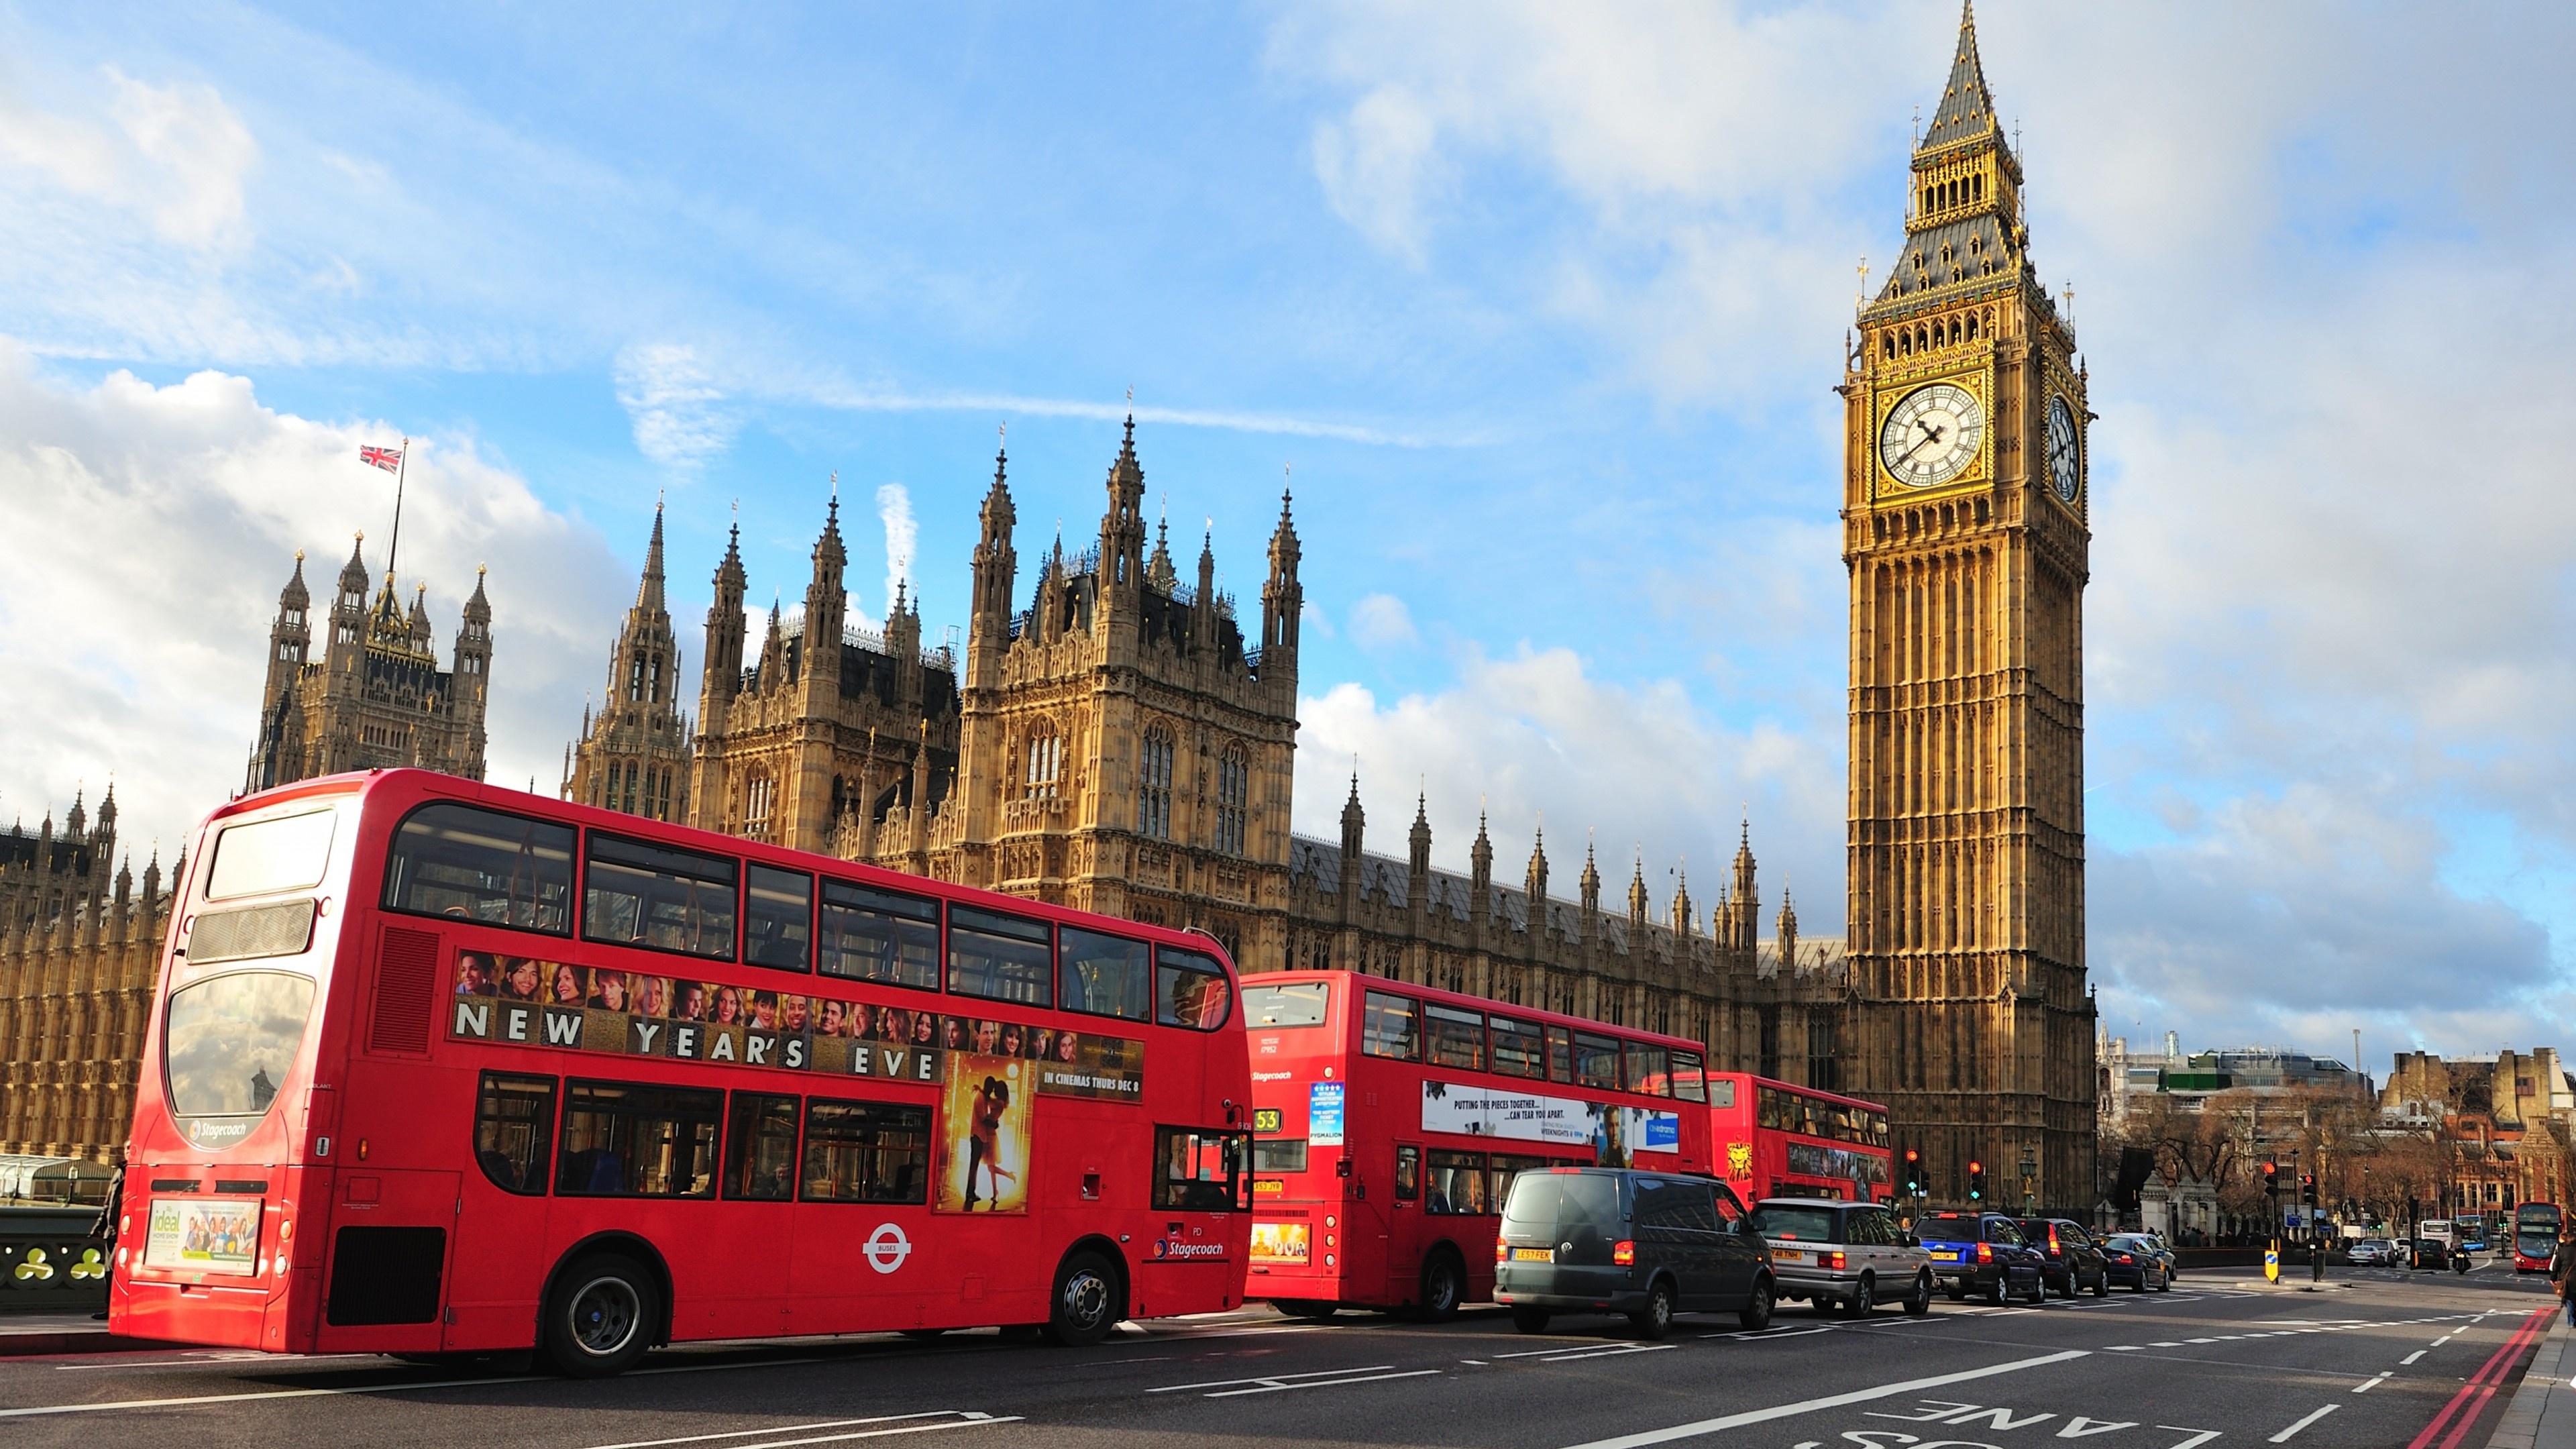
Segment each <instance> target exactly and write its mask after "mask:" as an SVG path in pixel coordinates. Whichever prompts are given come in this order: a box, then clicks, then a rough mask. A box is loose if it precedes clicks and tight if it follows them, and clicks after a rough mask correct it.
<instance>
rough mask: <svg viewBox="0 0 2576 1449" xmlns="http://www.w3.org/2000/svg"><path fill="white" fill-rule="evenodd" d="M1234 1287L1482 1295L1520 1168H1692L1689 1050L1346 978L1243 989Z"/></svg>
mask: <svg viewBox="0 0 2576 1449" xmlns="http://www.w3.org/2000/svg"><path fill="white" fill-rule="evenodd" d="M1243 1019H1244V1030H1245V1033H1246V1035H1247V1037H1248V1039H1249V1040H1250V1043H1251V1048H1252V1051H1251V1057H1252V1102H1253V1131H1254V1134H1255V1135H1254V1140H1253V1172H1254V1183H1253V1227H1252V1250H1251V1276H1250V1277H1249V1279H1248V1280H1247V1281H1246V1284H1245V1287H1244V1293H1245V1295H1246V1296H1247V1297H1252V1298H1267V1299H1269V1300H1270V1301H1271V1302H1272V1303H1274V1304H1276V1305H1277V1306H1278V1307H1279V1308H1281V1309H1282V1310H1283V1311H1285V1312H1288V1313H1290V1314H1295V1315H1300V1316H1321V1315H1324V1314H1329V1313H1331V1312H1332V1311H1333V1310H1334V1309H1335V1308H1338V1307H1370V1308H1409V1309H1412V1310H1414V1311H1415V1312H1417V1313H1419V1314H1420V1315H1422V1316H1425V1317H1430V1318H1442V1317H1446V1316H1448V1315H1450V1314H1452V1313H1454V1312H1456V1311H1457V1309H1458V1305H1459V1304H1461V1303H1463V1302H1471V1301H1475V1300H1479V1299H1483V1298H1486V1297H1489V1296H1491V1294H1492V1292H1493V1285H1494V1265H1493V1252H1494V1243H1495V1241H1496V1231H1497V1228H1498V1225H1499V1223H1500V1218H1499V1217H1498V1214H1499V1213H1500V1212H1501V1211H1502V1204H1503V1198H1504V1196H1505V1195H1506V1194H1507V1193H1508V1192H1509V1190H1510V1188H1511V1181H1512V1178H1513V1176H1514V1175H1516V1174H1518V1173H1522V1172H1526V1171H1529V1170H1530V1169H1532V1168H1538V1167H1550V1166H1568V1165H1574V1164H1585V1165H1591V1164H1599V1163H1611V1164H1615V1165H1622V1166H1627V1165H1633V1166H1637V1167H1659V1168H1663V1169H1665V1170H1666V1171H1672V1172H1707V1171H1709V1170H1710V1157H1709V1137H1708V1114H1707V1111H1706V1108H1705V1106H1704V1098H1705V1093H1704V1090H1703V1080H1702V1079H1703V1067H1704V1064H1705V1058H1704V1056H1703V1054H1702V1052H1701V1049H1700V1047H1699V1044H1698V1043H1696V1042H1692V1041H1688V1040H1684V1039H1682V1038H1679V1037H1666V1036H1654V1035H1649V1034H1647V1033H1644V1032H1638V1031H1632V1030H1625V1029H1622V1028H1619V1027H1613V1026H1604V1025H1602V1024H1601V1023H1599V1022H1595V1021H1586V1020H1583V1019H1581V1018H1578V1017H1570V1016H1559V1015H1556V1014H1554V1013H1552V1012H1545V1011H1535V1010H1531V1009H1529V1008H1525V1007H1518V1006H1509V1005H1505V1004H1504V1003H1502V1002H1498V1001H1487V1000H1483V999H1481V998H1478V997H1473V996H1462V995H1459V994H1457V993H1455V992H1449V991H1438V990H1433V989H1431V988H1429V987H1422V986H1408V985H1404V984H1401V983H1398V982H1393V981H1388V980H1384V979H1382V978H1378V977H1372V976H1363V975H1359V974H1356V973H1353V972H1348V971H1286V972H1265V973H1263V974H1261V975H1259V976H1256V977H1254V978H1252V979H1251V980H1250V981H1249V982H1248V983H1247V984H1246V986H1245V989H1244V1018H1243Z"/></svg>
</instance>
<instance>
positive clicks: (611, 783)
mask: <svg viewBox="0 0 2576 1449" xmlns="http://www.w3.org/2000/svg"><path fill="white" fill-rule="evenodd" d="M662 582H663V581H662V509H661V507H660V505H658V504H657V505H655V507H654V509H653V541H652V542H651V543H650V544H649V545H647V546H646V548H645V551H644V577H643V579H642V580H641V581H640V582H639V583H637V585H636V587H635V606H634V607H633V608H630V609H628V610H627V611H626V623H625V625H624V627H622V628H620V629H619V630H618V632H617V647H616V648H615V649H613V650H611V651H609V656H608V689H607V691H606V693H604V694H603V695H601V697H600V699H601V703H600V706H599V713H598V714H596V715H589V714H587V713H585V717H584V718H583V720H582V722H581V739H580V740H579V742H577V743H575V744H573V745H571V746H569V747H567V748H566V750H565V753H564V778H563V787H562V794H563V798H565V799H567V800H578V801H580V802H582V803H583V804H585V805H600V806H605V807H606V808H608V809H611V810H623V811H625V812H626V813H627V814H629V815H642V816H646V817H648V818H650V819H654V820H686V819H688V818H689V763H690V762H689V718H688V716H687V715H685V714H683V713H681V712H680V689H679V677H680V645H679V640H678V639H677V638H676V637H675V636H674V635H673V634H672V632H671V611H670V610H669V609H668V608H667V607H665V606H664V603H663V594H662Z"/></svg>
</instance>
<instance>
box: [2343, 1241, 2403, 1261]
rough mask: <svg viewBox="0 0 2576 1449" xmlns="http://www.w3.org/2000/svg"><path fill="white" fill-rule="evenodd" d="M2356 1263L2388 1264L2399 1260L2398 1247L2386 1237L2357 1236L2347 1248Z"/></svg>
mask: <svg viewBox="0 0 2576 1449" xmlns="http://www.w3.org/2000/svg"><path fill="white" fill-rule="evenodd" d="M2346 1251H2347V1252H2348V1253H2349V1254H2350V1255H2351V1257H2352V1261H2353V1262H2354V1263H2356V1264H2361V1263H2377V1264H2382V1265H2385V1264H2388V1263H2393V1262H2395V1261H2397V1249H2396V1247H2395V1245H2393V1244H2391V1243H2390V1242H2389V1241H2388V1240H2387V1239H2386V1238H2355V1239H2353V1240H2352V1246H2351V1247H2350V1248H2349V1249H2347V1250H2346Z"/></svg>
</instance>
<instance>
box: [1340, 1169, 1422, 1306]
mask: <svg viewBox="0 0 2576 1449" xmlns="http://www.w3.org/2000/svg"><path fill="white" fill-rule="evenodd" d="M1367 1168H1368V1164H1366V1163H1362V1164H1361V1171H1362V1172H1363V1173H1365V1172H1366V1171H1367ZM1386 1184H1387V1185H1386V1189H1385V1192H1386V1201H1385V1202H1384V1203H1372V1202H1360V1203H1356V1204H1353V1205H1352V1207H1351V1211H1350V1218H1351V1225H1352V1226H1353V1227H1354V1228H1359V1229H1360V1231H1359V1232H1354V1233H1353V1234H1352V1235H1351V1241H1352V1242H1353V1243H1354V1244H1359V1243H1363V1242H1366V1241H1367V1239H1366V1238H1365V1237H1363V1234H1364V1233H1367V1231H1368V1229H1367V1228H1366V1227H1364V1226H1362V1225H1364V1224H1368V1225H1374V1227H1375V1228H1376V1232H1375V1233H1374V1235H1373V1236H1374V1237H1375V1238H1376V1240H1377V1248H1378V1261H1377V1262H1375V1263H1373V1264H1370V1265H1368V1266H1369V1270H1370V1272H1371V1274H1372V1276H1379V1275H1382V1276H1383V1277H1384V1278H1385V1281H1386V1291H1387V1295H1388V1296H1387V1298H1386V1301H1387V1302H1389V1303H1403V1302H1407V1301H1409V1300H1410V1299H1411V1298H1412V1297H1413V1295H1414V1294H1416V1293H1417V1292H1420V1291H1421V1288H1422V1283H1421V1277H1422V1247H1423V1243H1424V1240H1425V1238H1426V1236H1427V1235H1428V1234H1429V1232H1430V1228H1429V1227H1428V1226H1427V1225H1426V1224H1425V1223H1424V1221H1423V1216H1424V1214H1423V1201H1422V1144H1421V1143H1419V1142H1398V1143H1397V1144H1395V1156H1394V1158H1393V1159H1392V1160H1391V1162H1390V1163H1389V1164H1388V1168H1387V1178H1386ZM1372 1209H1374V1210H1375V1211H1372Z"/></svg>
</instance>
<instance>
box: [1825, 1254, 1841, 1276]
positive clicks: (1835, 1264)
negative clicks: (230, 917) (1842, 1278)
mask: <svg viewBox="0 0 2576 1449" xmlns="http://www.w3.org/2000/svg"><path fill="white" fill-rule="evenodd" d="M1843 1262H1844V1260H1843V1255H1842V1254H1840V1253H1836V1254H1834V1255H1833V1261H1831V1262H1829V1263H1827V1264H1826V1265H1825V1266H1826V1267H1828V1268H1832V1269H1834V1270H1835V1271H1837V1272H1839V1271H1841V1269H1842V1267H1843Z"/></svg>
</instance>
